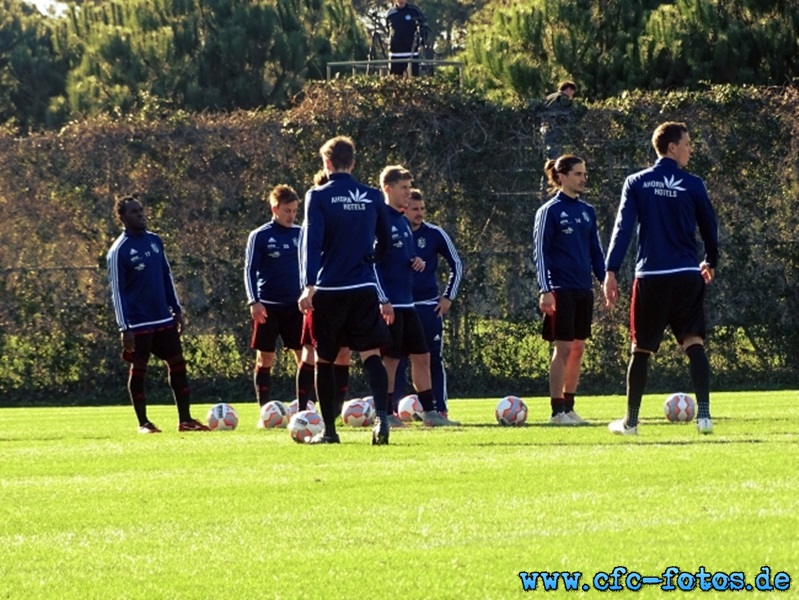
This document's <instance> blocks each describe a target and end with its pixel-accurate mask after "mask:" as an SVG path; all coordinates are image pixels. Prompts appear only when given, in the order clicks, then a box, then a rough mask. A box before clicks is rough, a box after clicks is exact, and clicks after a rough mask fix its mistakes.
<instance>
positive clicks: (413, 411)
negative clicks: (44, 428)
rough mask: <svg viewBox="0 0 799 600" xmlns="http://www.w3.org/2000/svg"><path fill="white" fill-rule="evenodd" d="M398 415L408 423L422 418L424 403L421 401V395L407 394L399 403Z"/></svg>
mask: <svg viewBox="0 0 799 600" xmlns="http://www.w3.org/2000/svg"><path fill="white" fill-rule="evenodd" d="M397 415H398V416H399V418H400V419H402V420H403V421H405V422H406V423H408V422H410V421H421V420H422V403H421V402H419V396H417V395H416V394H410V395H409V396H405V397H404V398H402V399H401V400H400V401H399V404H397Z"/></svg>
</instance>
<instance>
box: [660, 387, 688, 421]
mask: <svg viewBox="0 0 799 600" xmlns="http://www.w3.org/2000/svg"><path fill="white" fill-rule="evenodd" d="M663 412H665V413H666V418H667V419H668V420H669V421H671V422H672V423H687V422H688V421H692V420H693V418H694V417H695V416H696V402H695V401H694V399H693V398H692V397H691V396H689V395H688V394H683V393H682V392H678V393H676V394H672V395H671V396H669V397H668V398H666V402H665V403H664V404H663Z"/></svg>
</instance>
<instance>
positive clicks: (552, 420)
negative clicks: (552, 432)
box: [549, 412, 578, 425]
mask: <svg viewBox="0 0 799 600" xmlns="http://www.w3.org/2000/svg"><path fill="white" fill-rule="evenodd" d="M549 424H550V425H578V422H577V421H575V420H574V419H572V418H571V417H570V416H569V415H567V414H566V413H565V412H559V413H558V414H556V415H555V416H554V417H549Z"/></svg>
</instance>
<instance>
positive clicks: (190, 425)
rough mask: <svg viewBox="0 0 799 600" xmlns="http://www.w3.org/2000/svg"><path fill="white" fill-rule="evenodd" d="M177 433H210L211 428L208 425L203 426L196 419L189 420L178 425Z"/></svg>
mask: <svg viewBox="0 0 799 600" xmlns="http://www.w3.org/2000/svg"><path fill="white" fill-rule="evenodd" d="M178 431H211V428H210V427H208V425H203V424H202V423H200V422H199V421H198V420H197V419H189V420H188V421H181V422H180V423H179V424H178Z"/></svg>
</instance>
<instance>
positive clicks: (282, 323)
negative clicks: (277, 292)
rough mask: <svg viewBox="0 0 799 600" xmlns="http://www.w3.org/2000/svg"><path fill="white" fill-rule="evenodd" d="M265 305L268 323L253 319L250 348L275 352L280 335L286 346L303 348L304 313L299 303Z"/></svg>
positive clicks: (293, 348) (297, 348)
mask: <svg viewBox="0 0 799 600" xmlns="http://www.w3.org/2000/svg"><path fill="white" fill-rule="evenodd" d="M264 307H265V308H266V323H263V324H258V323H256V322H255V321H253V324H252V340H251V341H250V348H253V349H255V350H260V351H261V352H274V351H275V349H276V348H277V338H278V336H280V339H282V340H283V347H284V348H290V349H292V350H299V349H300V348H302V344H301V343H300V336H301V334H302V313H301V312H300V309H299V308H297V305H296V304H295V305H291V306H277V305H274V304H264Z"/></svg>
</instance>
